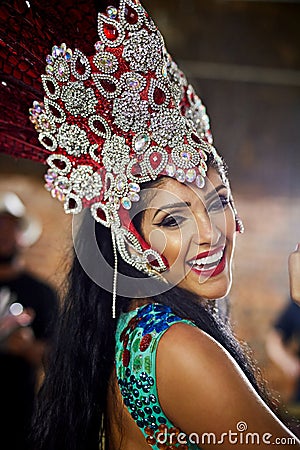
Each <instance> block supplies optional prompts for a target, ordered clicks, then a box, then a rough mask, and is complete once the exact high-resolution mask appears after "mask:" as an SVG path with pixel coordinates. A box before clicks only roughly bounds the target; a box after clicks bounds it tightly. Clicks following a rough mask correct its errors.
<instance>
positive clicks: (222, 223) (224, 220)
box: [214, 208, 236, 240]
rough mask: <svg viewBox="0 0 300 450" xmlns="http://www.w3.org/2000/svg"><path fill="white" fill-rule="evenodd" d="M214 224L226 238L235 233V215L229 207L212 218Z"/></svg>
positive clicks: (231, 236) (230, 237)
mask: <svg viewBox="0 0 300 450" xmlns="http://www.w3.org/2000/svg"><path fill="white" fill-rule="evenodd" d="M214 224H215V226H217V228H219V230H221V231H222V234H223V235H224V236H226V238H227V239H229V240H232V239H233V235H234V233H235V228H236V225H235V216H234V213H233V211H232V209H231V208H228V209H227V210H226V211H224V214H219V215H217V216H216V218H215V219H214Z"/></svg>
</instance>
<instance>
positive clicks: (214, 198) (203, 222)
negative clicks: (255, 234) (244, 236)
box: [141, 168, 236, 299]
mask: <svg viewBox="0 0 300 450" xmlns="http://www.w3.org/2000/svg"><path fill="white" fill-rule="evenodd" d="M142 199H143V196H142ZM179 199H181V202H178V200H179ZM235 231H236V223H235V215H234V211H233V208H232V206H231V203H230V189H229V186H228V183H227V186H226V185H225V184H224V183H223V182H222V180H221V177H220V175H219V174H218V172H217V171H216V169H214V168H210V169H209V171H208V176H207V182H206V186H205V187H204V188H202V189H199V188H197V187H193V188H191V187H189V186H187V185H186V184H182V183H179V182H178V181H176V180H173V179H170V178H169V179H168V178H164V179H163V181H160V188H159V189H157V190H156V194H155V195H154V197H153V199H152V200H151V201H150V202H149V203H148V205H147V209H146V211H145V214H144V217H143V222H142V226H141V232H142V235H143V236H144V237H145V239H146V241H147V242H148V243H149V244H151V246H152V247H153V248H155V249H157V250H158V252H159V253H161V254H163V255H164V256H165V257H166V259H167V260H168V262H169V264H170V269H169V271H168V272H167V273H166V274H165V278H166V279H167V280H168V281H169V282H170V283H172V284H173V285H178V286H179V287H181V288H183V289H186V290H187V291H190V292H192V293H194V294H196V295H199V296H201V297H203V298H206V299H216V298H222V297H225V296H226V294H227V293H228V291H229V289H230V286H231V279H232V276H231V262H232V256H233V250H234V242H235Z"/></svg>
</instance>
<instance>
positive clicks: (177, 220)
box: [158, 195, 230, 228]
mask: <svg viewBox="0 0 300 450" xmlns="http://www.w3.org/2000/svg"><path fill="white" fill-rule="evenodd" d="M229 203H230V199H229V198H228V197H227V196H225V195H219V197H218V198H217V199H216V200H215V201H214V202H212V203H211V204H210V205H209V207H208V208H207V210H208V212H218V211H220V210H223V209H225V208H226V207H227V206H228V205H229ZM184 220H186V218H185V217H183V216H172V215H168V216H166V217H165V218H164V219H163V220H162V221H161V222H160V223H159V224H158V226H159V227H166V228H175V227H178V226H179V225H181V224H182V222H183V221H184Z"/></svg>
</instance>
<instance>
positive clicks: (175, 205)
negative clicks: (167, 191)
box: [152, 202, 191, 220]
mask: <svg viewBox="0 0 300 450" xmlns="http://www.w3.org/2000/svg"><path fill="white" fill-rule="evenodd" d="M187 206H188V207H189V208H190V207H191V202H178V203H169V204H168V205H164V206H161V207H160V208H159V209H157V210H156V211H155V214H154V216H153V219H154V218H155V216H156V215H157V214H158V213H159V212H161V211H165V210H166V209H169V208H186V207H187ZM153 219H152V220H153Z"/></svg>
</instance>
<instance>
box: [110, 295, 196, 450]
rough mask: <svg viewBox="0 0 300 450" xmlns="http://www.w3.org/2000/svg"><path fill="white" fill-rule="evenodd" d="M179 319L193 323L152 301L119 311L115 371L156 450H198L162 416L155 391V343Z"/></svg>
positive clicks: (130, 407)
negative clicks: (126, 310) (132, 308)
mask: <svg viewBox="0 0 300 450" xmlns="http://www.w3.org/2000/svg"><path fill="white" fill-rule="evenodd" d="M178 322H181V323H187V324H189V325H192V326H195V325H194V324H193V323H192V322H191V321H189V320H184V319H181V318H180V317H178V316H176V315H175V314H174V313H173V312H172V310H171V308H169V307H168V306H165V305H161V304H157V303H154V304H149V305H145V306H142V307H140V308H138V309H135V310H133V311H129V312H126V313H123V314H121V317H120V319H119V321H118V326H117V333H116V371H117V378H118V383H119V387H120V390H121V394H122V397H123V401H124V404H125V405H126V407H127V408H128V411H129V413H130V414H131V416H132V418H133V419H134V420H135V422H136V424H137V425H138V427H139V428H140V429H141V431H142V433H143V435H144V436H145V439H146V441H147V443H148V444H149V445H150V446H151V447H152V448H153V449H155V450H159V449H163V448H170V445H171V446H172V448H178V449H182V450H184V449H189V450H192V449H198V450H199V447H198V446H197V445H196V444H191V443H186V444H184V440H185V438H184V437H183V433H182V432H181V430H179V429H178V428H176V427H175V426H174V425H173V424H172V423H171V422H170V421H169V419H168V418H167V417H166V416H165V414H164V412H163V411H162V408H161V406H160V403H159V398H158V393H157V386H156V370H155V365H156V351H157V346H158V343H159V340H160V339H161V337H162V336H163V334H164V333H165V332H166V331H167V330H168V329H169V328H170V326H171V325H173V324H175V323H178ZM164 444H165V445H164Z"/></svg>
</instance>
